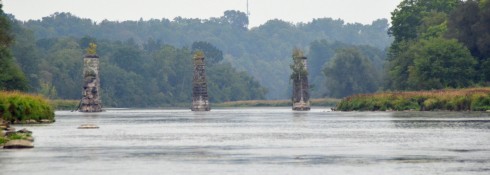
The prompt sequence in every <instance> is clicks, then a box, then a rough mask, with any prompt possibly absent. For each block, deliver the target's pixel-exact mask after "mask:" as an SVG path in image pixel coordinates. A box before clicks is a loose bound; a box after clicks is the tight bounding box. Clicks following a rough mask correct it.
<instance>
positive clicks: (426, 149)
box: [0, 107, 490, 175]
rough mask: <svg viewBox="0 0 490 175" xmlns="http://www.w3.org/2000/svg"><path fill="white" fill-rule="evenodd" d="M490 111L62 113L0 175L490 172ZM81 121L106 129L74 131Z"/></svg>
mask: <svg viewBox="0 0 490 175" xmlns="http://www.w3.org/2000/svg"><path fill="white" fill-rule="evenodd" d="M489 116H490V113H479V112H471V113H469V112H468V113H467V112H331V111H330V110H329V109H327V108H318V107H317V108H314V109H313V110H312V111H309V112H293V111H291V109H290V108H226V109H213V110H212V111H210V112H191V111H190V110H186V109H178V110H162V109H158V110H134V109H108V110H107V111H106V112H103V113H95V114H85V113H79V112H69V111H57V112H56V122H55V123H53V124H46V125H23V126H21V125H16V126H14V127H16V128H17V129H22V128H27V129H29V130H31V131H33V136H34V138H35V142H34V145H35V148H33V149H27V150H3V149H2V150H0V174H50V175H51V174H63V175H66V174H70V175H71V174H80V175H85V174H140V175H143V174H200V175H201V174H203V175H207V174H209V175H211V174H212V175H215V174H247V175H252V174H309V175H311V174H376V175H377V174H389V175H392V174H407V175H408V174H410V175H413V174H424V175H425V174H481V175H483V174H485V175H488V174H490V117H489ZM81 124H96V125H98V126H99V127H100V128H99V129H92V130H82V129H77V127H78V126H80V125H81Z"/></svg>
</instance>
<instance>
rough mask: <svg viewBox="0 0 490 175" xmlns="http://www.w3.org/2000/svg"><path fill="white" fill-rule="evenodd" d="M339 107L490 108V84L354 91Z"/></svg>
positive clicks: (473, 109) (347, 108)
mask: <svg viewBox="0 0 490 175" xmlns="http://www.w3.org/2000/svg"><path fill="white" fill-rule="evenodd" d="M336 109H337V110H341V111H387V110H396V111H403V110H420V111H433V110H451V111H453V110H454V111H470V110H471V111H486V110H490V88H473V89H460V90H437V91H417V92H393V93H378V94H370V95H355V96H351V97H348V98H345V99H343V100H342V101H341V102H340V103H339V104H337V107H336Z"/></svg>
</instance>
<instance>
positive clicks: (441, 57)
mask: <svg viewBox="0 0 490 175" xmlns="http://www.w3.org/2000/svg"><path fill="white" fill-rule="evenodd" d="M410 52H413V53H414V55H413V56H414V64H413V66H409V74H410V75H409V79H408V82H409V84H410V86H411V87H412V89H414V90H428V89H441V88H447V87H451V88H462V87H467V86H470V85H472V84H473V80H474V77H475V75H476V74H475V73H476V72H475V66H476V64H477V60H476V59H475V58H474V57H472V56H471V54H470V52H469V50H468V49H467V48H466V47H464V46H463V45H462V44H460V43H458V41H457V40H455V39H451V40H447V39H442V38H433V39H429V40H421V41H419V42H418V43H415V44H414V45H413V46H412V49H411V50H410Z"/></svg>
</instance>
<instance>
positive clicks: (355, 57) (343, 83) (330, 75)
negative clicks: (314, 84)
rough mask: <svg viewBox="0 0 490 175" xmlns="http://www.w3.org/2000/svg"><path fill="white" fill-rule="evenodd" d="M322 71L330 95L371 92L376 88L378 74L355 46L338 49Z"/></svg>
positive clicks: (341, 95)
mask: <svg viewBox="0 0 490 175" xmlns="http://www.w3.org/2000/svg"><path fill="white" fill-rule="evenodd" d="M323 72H324V74H325V76H326V79H327V80H326V86H327V88H328V89H329V90H330V92H328V95H329V96H331V97H336V98H341V97H346V96H349V95H352V94H359V93H371V92H375V91H376V90H377V89H378V82H379V80H378V78H379V75H377V73H376V71H375V70H374V68H373V65H372V64H371V62H370V61H369V59H367V58H366V57H365V56H364V55H362V54H361V52H360V51H359V50H358V49H356V48H345V49H339V50H338V51H337V52H336V54H335V57H334V58H333V60H332V62H330V63H329V64H328V66H327V67H325V69H324V71H323Z"/></svg>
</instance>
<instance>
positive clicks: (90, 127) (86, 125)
mask: <svg viewBox="0 0 490 175" xmlns="http://www.w3.org/2000/svg"><path fill="white" fill-rule="evenodd" d="M78 129H99V126H97V125H95V124H82V125H80V126H79V127H78Z"/></svg>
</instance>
